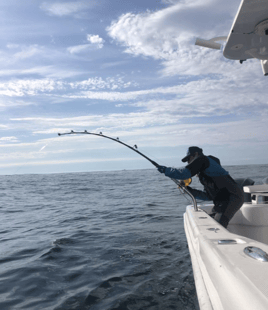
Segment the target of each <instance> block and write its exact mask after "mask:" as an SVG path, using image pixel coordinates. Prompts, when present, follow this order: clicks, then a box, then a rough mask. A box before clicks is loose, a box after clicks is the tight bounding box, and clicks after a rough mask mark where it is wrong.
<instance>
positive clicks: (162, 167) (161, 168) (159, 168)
mask: <svg viewBox="0 0 268 310" xmlns="http://www.w3.org/2000/svg"><path fill="white" fill-rule="evenodd" d="M166 168H167V167H166V166H159V167H158V168H157V169H158V171H159V172H160V173H165V171H166Z"/></svg>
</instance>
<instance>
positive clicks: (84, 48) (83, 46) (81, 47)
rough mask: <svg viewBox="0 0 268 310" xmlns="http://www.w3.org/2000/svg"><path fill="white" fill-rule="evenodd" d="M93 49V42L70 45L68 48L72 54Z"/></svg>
mask: <svg viewBox="0 0 268 310" xmlns="http://www.w3.org/2000/svg"><path fill="white" fill-rule="evenodd" d="M92 49H93V47H92V45H91V44H81V45H75V46H70V47H68V48H67V51H68V52H69V53H71V54H81V53H88V52H90V50H92Z"/></svg>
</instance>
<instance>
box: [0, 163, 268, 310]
mask: <svg viewBox="0 0 268 310" xmlns="http://www.w3.org/2000/svg"><path fill="white" fill-rule="evenodd" d="M225 168H226V169H227V170H228V171H229V172H230V174H231V175H232V176H233V177H234V178H238V177H250V178H252V179H253V180H255V181H256V183H257V184H261V180H262V179H263V178H264V177H267V176H268V165H252V166H231V167H225ZM193 185H194V186H195V187H197V188H201V187H200V185H199V184H198V182H197V178H194V181H193ZM0 189H1V190H0V199H1V204H0V212H1V226H0V309H1V310H20V309H26V310H37V309H51V310H52V309H53V310H60V309H61V310H63V309H64V310H67V309H72V310H86V309H92V310H106V309H107V310H108V309H109V310H116V309H117V310H138V309H140V310H145V309H151V310H157V309H160V310H169V309H182V310H188V309H199V307H198V301H197V297H196V291H195V286H194V278H193V272H192V267H191V259H190V255H189V251H188V248H187V241H186V237H185V233H184V228H183V213H184V212H185V206H186V205H187V204H190V203H191V202H190V201H187V200H186V198H185V196H183V195H182V194H180V191H179V190H178V189H177V188H176V185H175V184H174V183H173V182H172V181H171V180H170V179H169V178H167V177H165V176H164V175H162V174H160V173H159V172H158V171H157V170H156V169H154V170H135V171H116V172H92V173H71V174H50V175H13V176H0Z"/></svg>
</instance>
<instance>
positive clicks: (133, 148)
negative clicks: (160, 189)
mask: <svg viewBox="0 0 268 310" xmlns="http://www.w3.org/2000/svg"><path fill="white" fill-rule="evenodd" d="M73 134H74V135H77V134H80V135H81V134H82V135H83V134H84V135H93V136H98V137H102V138H106V139H110V140H112V141H115V142H117V143H120V144H122V145H124V146H126V147H128V148H129V149H131V150H132V151H134V152H136V153H138V154H139V155H141V156H142V157H144V158H145V159H147V160H148V161H149V162H150V163H151V164H153V165H154V166H155V167H156V168H159V167H160V165H159V164H158V163H156V162H155V161H154V160H152V159H151V158H149V157H148V156H146V155H144V154H143V153H142V152H140V151H138V147H137V145H136V144H135V145H134V146H133V147H132V146H130V145H128V144H126V143H124V142H122V141H120V140H119V138H116V139H115V138H112V137H109V136H106V135H104V134H102V132H100V133H93V132H88V131H87V130H85V131H73V130H71V131H70V132H66V133H58V135H59V136H64V135H73ZM171 180H172V181H173V182H175V183H176V184H177V185H178V187H179V188H180V189H181V190H183V192H185V193H187V194H188V195H189V196H190V197H191V198H192V200H193V203H194V207H195V210H197V203H196V200H195V198H194V196H193V195H192V194H191V193H190V192H189V191H188V190H187V188H186V184H188V185H189V184H190V183H191V181H189V182H187V181H188V180H185V181H183V183H184V184H182V182H179V181H178V180H176V179H172V178H171Z"/></svg>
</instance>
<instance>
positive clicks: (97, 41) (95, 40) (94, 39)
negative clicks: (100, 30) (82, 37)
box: [87, 34, 105, 49]
mask: <svg viewBox="0 0 268 310" xmlns="http://www.w3.org/2000/svg"><path fill="white" fill-rule="evenodd" d="M87 40H88V41H89V42H90V43H91V44H92V45H94V46H96V48H98V49H99V48H103V44H104V42H105V41H104V40H103V38H101V37H100V36H99V35H94V34H88V35H87Z"/></svg>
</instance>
